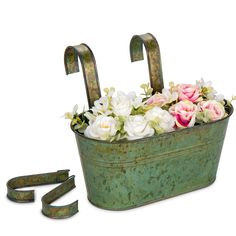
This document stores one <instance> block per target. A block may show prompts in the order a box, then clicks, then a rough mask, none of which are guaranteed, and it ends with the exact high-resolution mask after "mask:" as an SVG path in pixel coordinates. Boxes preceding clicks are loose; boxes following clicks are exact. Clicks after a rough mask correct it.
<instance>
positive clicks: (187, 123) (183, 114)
mask: <svg viewBox="0 0 236 236" xmlns="http://www.w3.org/2000/svg"><path fill="white" fill-rule="evenodd" d="M169 112H170V114H171V115H173V116H174V117H175V124H176V126H177V127H179V128H186V127H192V126H194V123H195V118H196V113H197V105H195V104H193V103H192V102H190V101H188V100H184V101H180V102H178V103H176V104H175V105H173V106H171V107H170V109H169Z"/></svg>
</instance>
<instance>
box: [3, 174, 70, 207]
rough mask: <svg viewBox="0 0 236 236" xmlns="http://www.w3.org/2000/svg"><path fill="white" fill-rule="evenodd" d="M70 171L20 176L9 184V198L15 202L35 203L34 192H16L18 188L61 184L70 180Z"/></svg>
mask: <svg viewBox="0 0 236 236" xmlns="http://www.w3.org/2000/svg"><path fill="white" fill-rule="evenodd" d="M68 176H69V170H58V171H57V172H50V173H44V174H36V175H26V176H19V177H15V178H12V179H10V180H9V181H8V182H7V197H8V198H9V199H10V200H11V201H14V202H33V201H34V190H16V189H17V188H25V187H32V186H38V185H46V184H56V183H61V182H63V181H65V180H66V179H68Z"/></svg>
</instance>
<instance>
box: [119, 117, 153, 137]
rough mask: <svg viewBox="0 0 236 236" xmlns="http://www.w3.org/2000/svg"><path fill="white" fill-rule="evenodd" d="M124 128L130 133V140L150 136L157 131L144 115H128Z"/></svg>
mask: <svg viewBox="0 0 236 236" xmlns="http://www.w3.org/2000/svg"><path fill="white" fill-rule="evenodd" d="M124 130H125V131H126V132H127V134H128V137H127V139H128V140H134V139H140V138H144V137H149V136H152V135H153V134H154V133H155V131H154V129H153V128H151V127H150V126H149V124H148V122H147V120H146V119H145V118H144V116H141V115H136V116H129V117H127V119H126V120H125V123H124Z"/></svg>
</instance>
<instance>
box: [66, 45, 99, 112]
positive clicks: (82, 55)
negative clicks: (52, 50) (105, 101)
mask: <svg viewBox="0 0 236 236" xmlns="http://www.w3.org/2000/svg"><path fill="white" fill-rule="evenodd" d="M78 57H79V59H80V62H81V65H82V69H83V75H84V82H85V88H86V92H87V99H88V104H89V107H90V108H91V107H92V106H93V104H94V101H96V100H97V99H99V98H100V97H101V91H100V85H99V79H98V72H97V66H96V61H95V57H94V55H93V52H92V50H91V49H90V48H89V46H88V45H86V44H80V45H78V46H73V47H72V46H69V47H67V48H66V50H65V54H64V63H65V70H66V74H67V75H68V74H71V73H76V72H79V63H78Z"/></svg>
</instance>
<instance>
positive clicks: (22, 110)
mask: <svg viewBox="0 0 236 236" xmlns="http://www.w3.org/2000/svg"><path fill="white" fill-rule="evenodd" d="M235 26H236V5H235V1H233V0H232V1H228V0H224V1H223V0H222V1H216V0H214V1H210V0H208V1H206V0H198V1H190V0H186V1H183V0H178V1H169V0H165V1H157V0H154V1H149V0H145V1H138V0H136V1H128V0H127V1H123V2H122V1H104V0H99V1H89V0H84V1H80V0H77V1H69V0H67V1H59V0H57V1H48V0H47V1H43V0H40V1H26V0H21V1H11V0H8V1H1V3H0V81H1V84H0V112H1V116H0V117H1V122H0V137H1V140H0V143H1V145H0V161H1V165H0V166H1V169H0V206H1V210H0V235H13V234H18V235H25V236H27V235H36V236H38V235H40V236H44V235H45V236H46V235H58V236H60V235H95V234H96V235H104V236H106V235H114V236H116V235H119V236H121V235H128V234H129V235H181V236H184V235H191V236H194V235H235V234H236V224H235V212H236V204H235V199H236V191H235V179H236V171H235V166H236V157H235V131H236V124H235V114H234V115H233V116H232V117H231V120H230V124H229V127H228V132H227V136H226V139H225V144H224V149H223V152H222V156H221V161H220V166H219V169H218V175H217V180H216V182H215V183H214V184H213V185H212V186H211V187H208V188H205V189H202V190H199V191H195V192H192V193H188V194H185V195H182V196H179V197H175V198H172V199H169V200H165V201H161V202H158V203H155V204H151V205H148V206H145V207H140V208H137V209H134V210H129V211H122V212H112V211H106V210H101V209H98V208H96V207H94V206H92V205H91V204H90V203H89V202H88V201H87V198H86V190H85V184H84V180H83V175H82V169H81V166H80V161H79V155H78V152H77V147H76V143H75V138H74V135H73V133H72V132H71V130H70V128H69V124H68V122H67V121H65V120H63V119H62V118H60V117H61V115H63V114H64V112H65V111H70V110H71V109H72V107H73V106H74V104H76V103H78V105H79V107H80V109H83V106H84V105H87V101H86V94H85V87H84V81H83V76H82V73H77V74H73V75H70V76H66V75H65V72H64V64H63V54H64V49H65V48H66V46H68V45H77V44H80V43H83V42H84V43H87V44H88V45H89V46H90V47H91V48H92V50H93V52H94V54H95V57H96V60H97V66H98V73H99V78H100V84H101V87H102V88H104V87H108V86H115V87H116V88H117V89H122V90H124V91H127V92H128V91H130V90H135V91H136V92H139V91H140V90H139V85H140V84H141V83H144V82H147V81H148V69H147V63H146V59H145V61H142V62H136V63H133V64H131V63H130V59H129V41H130V39H131V37H132V36H133V35H134V34H143V33H146V32H150V33H152V34H154V35H155V36H156V38H157V40H158V42H159V45H160V48H161V53H162V65H163V75H164V80H165V84H166V85H167V84H168V82H169V81H174V82H182V83H194V82H195V80H197V79H200V78H201V77H203V78H204V79H205V80H212V81H213V82H214V85H215V88H216V89H217V90H218V91H219V92H220V93H223V94H224V95H225V96H226V97H227V98H231V95H232V94H235V95H236V56H235V55H236V27H235ZM67 168H69V169H70V170H71V174H75V175H76V184H77V188H76V189H75V190H73V191H72V192H71V193H69V194H68V195H67V196H65V197H64V198H63V199H61V200H60V201H58V204H67V203H70V202H72V201H74V200H75V199H79V208H80V212H79V213H78V214H77V215H75V216H74V217H72V218H70V219H67V220H51V219H48V218H46V217H44V216H43V215H42V214H41V213H40V209H41V201H40V198H41V196H42V195H43V194H44V193H45V192H47V191H49V190H50V189H51V188H52V187H53V186H47V187H40V188H37V189H36V202H35V203H31V204H16V203H12V202H10V201H8V200H7V199H6V187H5V184H6V182H7V180H8V179H9V178H11V177H14V176H19V175H25V174H33V173H44V172H49V171H56V170H59V169H67ZM3 232H5V233H3Z"/></svg>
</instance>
